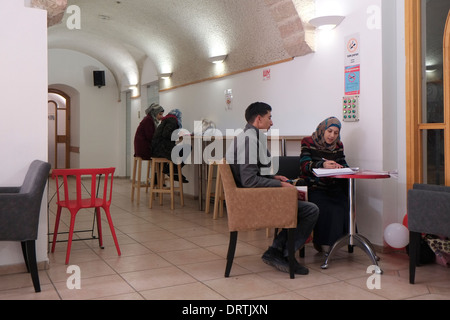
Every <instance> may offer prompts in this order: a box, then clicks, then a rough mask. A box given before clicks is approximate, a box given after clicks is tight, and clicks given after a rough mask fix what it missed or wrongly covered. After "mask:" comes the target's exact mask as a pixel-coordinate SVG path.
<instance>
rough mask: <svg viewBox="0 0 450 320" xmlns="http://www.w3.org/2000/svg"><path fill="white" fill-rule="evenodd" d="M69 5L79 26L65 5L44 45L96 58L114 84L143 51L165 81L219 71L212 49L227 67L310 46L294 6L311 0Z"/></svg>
mask: <svg viewBox="0 0 450 320" xmlns="http://www.w3.org/2000/svg"><path fill="white" fill-rule="evenodd" d="M42 1H43V0H41V1H40V2H42ZM52 1H61V0H48V2H52ZM71 5H76V6H78V7H79V8H80V11H79V13H80V18H81V20H80V25H79V26H80V29H75V30H71V29H69V28H68V26H67V19H69V20H70V19H71V18H73V13H70V12H69V13H68V12H66V13H65V15H64V17H63V19H62V22H61V23H59V24H56V25H53V26H49V30H48V42H49V48H50V49H51V48H64V49H70V50H75V51H80V52H83V53H85V54H88V55H90V56H92V57H93V58H95V59H97V60H99V61H100V62H102V63H103V64H104V65H105V66H107V67H108V68H109V69H110V70H111V72H112V73H113V74H114V77H115V78H116V80H117V83H118V86H119V89H120V90H124V89H126V87H128V86H130V85H134V84H137V83H138V82H139V80H140V76H141V75H140V73H141V72H142V68H143V65H144V62H145V61H146V60H147V59H149V60H150V61H151V62H152V63H153V64H154V66H155V69H156V70H157V72H158V73H167V72H171V73H173V76H172V79H171V82H170V84H168V86H172V87H173V86H180V85H184V84H188V83H192V82H195V81H200V80H203V79H207V78H211V77H214V76H220V75H221V74H216V72H217V71H216V69H215V68H214V66H213V65H212V64H211V63H210V62H209V61H208V58H209V57H211V56H214V55H221V54H228V58H227V60H226V62H225V64H224V66H223V69H222V71H221V72H222V74H228V73H233V72H238V71H241V70H246V69H249V68H254V67H258V66H262V65H265V64H270V63H274V62H278V61H282V60H286V59H289V58H293V57H295V56H300V55H304V54H308V53H311V52H312V50H313V49H312V44H311V43H310V42H309V41H308V40H307V38H308V37H307V28H308V26H307V24H305V23H304V22H303V21H304V20H305V19H304V17H302V14H301V12H303V11H305V12H311V7H312V6H313V0H121V1H117V0H95V1H93V0H69V1H67V6H71ZM302 19H303V20H302ZM155 76H156V75H155ZM164 86H165V83H162V86H161V87H162V88H164Z"/></svg>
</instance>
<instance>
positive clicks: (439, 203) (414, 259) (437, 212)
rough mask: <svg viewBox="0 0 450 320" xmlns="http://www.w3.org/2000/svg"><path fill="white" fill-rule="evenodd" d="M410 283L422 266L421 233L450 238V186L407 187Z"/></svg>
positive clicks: (422, 185) (419, 185)
mask: <svg viewBox="0 0 450 320" xmlns="http://www.w3.org/2000/svg"><path fill="white" fill-rule="evenodd" d="M407 201H408V229H409V282H410V283H411V284H413V283H414V278H415V272H416V266H417V265H419V257H420V237H421V234H422V233H427V234H434V235H439V236H447V237H450V187H445V186H437V185H429V184H414V186H413V189H411V190H408V200H407Z"/></svg>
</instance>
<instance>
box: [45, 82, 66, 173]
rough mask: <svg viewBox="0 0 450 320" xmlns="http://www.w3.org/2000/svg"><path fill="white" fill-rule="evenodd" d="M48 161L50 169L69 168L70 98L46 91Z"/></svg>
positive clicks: (50, 90)
mask: <svg viewBox="0 0 450 320" xmlns="http://www.w3.org/2000/svg"><path fill="white" fill-rule="evenodd" d="M48 161H49V162H50V164H51V165H52V168H54V169H56V168H70V96H69V95H67V94H66V93H64V92H63V91H60V90H57V89H49V90H48Z"/></svg>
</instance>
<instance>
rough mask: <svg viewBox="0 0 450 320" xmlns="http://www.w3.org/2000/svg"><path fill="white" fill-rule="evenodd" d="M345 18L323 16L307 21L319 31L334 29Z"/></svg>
mask: <svg viewBox="0 0 450 320" xmlns="http://www.w3.org/2000/svg"><path fill="white" fill-rule="evenodd" d="M344 19H345V17H343V16H323V17H317V18H313V19H311V20H309V21H308V22H309V24H311V25H313V26H314V27H316V28H317V29H319V30H332V29H334V28H336V27H337V26H338V25H339V24H340V23H341V22H342V20H344Z"/></svg>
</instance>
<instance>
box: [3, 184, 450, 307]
mask: <svg viewBox="0 0 450 320" xmlns="http://www.w3.org/2000/svg"><path fill="white" fill-rule="evenodd" d="M51 187H52V184H51V185H50V193H51V192H52V189H51ZM114 189H115V191H114V196H113V205H112V215H113V220H114V224H115V229H116V232H117V235H118V240H119V243H120V248H121V251H122V256H120V257H119V256H117V252H116V249H115V246H114V243H113V241H112V238H111V236H110V232H109V230H108V224H107V222H106V220H105V221H104V223H103V231H104V238H105V248H104V249H100V248H99V247H98V242H97V241H96V240H88V241H78V242H74V244H73V248H72V253H71V257H70V262H69V265H76V266H78V267H79V268H80V271H81V280H80V284H81V289H69V288H68V286H67V282H68V281H67V280H68V278H69V276H70V275H71V274H69V273H67V266H66V265H65V264H64V260H65V252H66V246H67V243H64V242H61V243H58V244H57V248H56V251H55V253H49V261H50V267H49V268H48V269H47V270H41V271H40V272H39V275H40V280H41V286H42V292H40V293H35V292H34V289H33V286H32V283H31V279H30V276H29V274H27V273H19V274H8V275H0V300H6V299H33V300H74V299H83V300H86V299H102V300H130V299H132V300H145V299H148V300H174V299H177V300H185V299H189V300H204V299H208V300H251V299H263V300H266V299H267V300H319V299H330V300H335V299H341V300H399V299H417V300H430V299H431V300H441V299H444V300H448V299H450V270H448V269H446V268H444V267H442V266H439V265H436V264H431V265H426V266H423V267H420V268H418V269H417V272H416V284H415V285H411V284H409V282H408V256H407V255H406V254H405V253H403V252H394V253H389V254H383V253H380V254H379V256H380V258H381V261H380V266H381V267H382V269H383V271H384V273H383V274H382V275H381V277H380V279H379V282H378V283H379V284H380V288H379V289H376V288H375V289H369V288H368V286H367V283H368V279H369V277H370V276H372V274H369V273H367V267H368V266H369V264H370V260H369V258H368V257H367V256H366V255H365V254H364V253H363V252H362V251H361V250H360V249H358V248H355V251H354V253H353V254H349V253H347V252H346V251H342V252H339V254H338V255H337V256H336V257H335V258H334V259H333V260H332V261H331V263H330V266H329V268H328V269H326V270H323V269H321V268H320V265H321V264H322V263H323V261H324V257H323V255H322V254H319V253H317V252H316V251H315V250H314V249H313V248H312V246H311V245H310V244H308V245H307V247H306V257H305V258H303V259H300V258H298V257H297V258H298V259H299V261H300V262H301V263H302V264H306V265H307V266H308V267H309V270H310V273H309V275H307V276H297V277H296V278H295V279H289V276H288V275H287V274H285V273H281V272H278V271H276V270H274V269H273V268H271V267H270V266H267V265H265V264H264V263H263V262H262V261H261V259H260V257H261V255H262V253H263V252H264V250H265V249H266V248H267V246H268V245H269V244H270V242H271V239H270V238H267V237H266V232H265V230H259V231H253V232H242V233H240V234H239V238H238V240H239V242H238V246H237V251H236V258H235V262H234V264H233V268H232V271H231V276H230V278H224V270H225V257H226V252H227V247H228V233H227V220H226V217H223V218H219V219H218V220H213V219H212V215H211V214H209V215H206V214H205V213H204V212H201V211H199V210H198V203H197V201H196V200H194V199H190V198H189V197H186V199H185V202H186V204H185V206H184V207H183V208H180V205H179V201H178V200H177V202H176V209H175V210H174V211H171V210H170V205H169V202H168V198H167V200H166V202H165V204H164V206H162V207H160V206H159V204H156V205H154V207H153V209H149V208H148V206H147V204H148V195H147V194H145V191H141V192H142V193H141V202H140V205H137V204H136V203H132V202H131V201H130V190H131V184H130V182H129V180H127V179H116V180H115V186H114ZM54 213H55V205H54V201H52V203H51V205H50V213H49V216H50V219H49V220H50V226H51V228H52V227H53V223H54ZM63 219H64V221H63V222H65V223H66V224H67V222H68V213H67V212H66V214H63ZM91 225H92V212H89V211H84V212H80V213H79V215H78V217H77V223H76V228H77V229H81V228H90V227H91ZM63 229H64V225H62V226H61V227H60V231H62V230H63ZM65 229H66V230H67V226H65ZM369 283H372V284H373V283H375V282H374V281H370V280H369Z"/></svg>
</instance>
